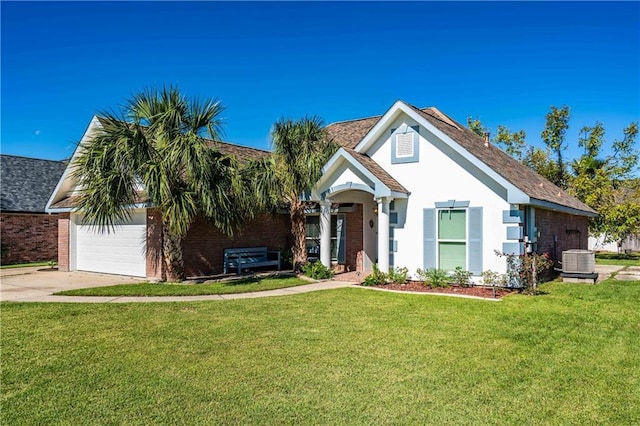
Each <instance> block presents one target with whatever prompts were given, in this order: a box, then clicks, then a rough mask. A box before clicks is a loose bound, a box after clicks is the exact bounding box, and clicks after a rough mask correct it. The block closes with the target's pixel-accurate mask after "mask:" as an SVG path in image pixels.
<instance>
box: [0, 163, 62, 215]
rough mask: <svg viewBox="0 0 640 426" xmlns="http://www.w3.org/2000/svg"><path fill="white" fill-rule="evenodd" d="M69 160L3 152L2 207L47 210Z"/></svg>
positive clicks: (0, 167) (0, 176)
mask: <svg viewBox="0 0 640 426" xmlns="http://www.w3.org/2000/svg"><path fill="white" fill-rule="evenodd" d="M66 167H67V163H66V161H52V160H41V159H38V158H27V157H18V156H14V155H6V154H0V210H1V211H3V212H14V213H44V208H45V206H46V205H47V201H49V197H50V196H51V193H52V192H53V190H54V189H55V187H56V185H57V183H58V180H60V176H62V173H63V172H64V169H65V168H66Z"/></svg>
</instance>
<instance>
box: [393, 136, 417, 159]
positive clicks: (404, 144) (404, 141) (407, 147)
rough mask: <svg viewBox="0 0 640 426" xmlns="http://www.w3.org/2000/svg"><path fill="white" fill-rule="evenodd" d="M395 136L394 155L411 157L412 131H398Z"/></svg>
mask: <svg viewBox="0 0 640 426" xmlns="http://www.w3.org/2000/svg"><path fill="white" fill-rule="evenodd" d="M396 137H397V139H396V157H412V156H413V133H411V132H408V133H399V134H398V135H397V136H396Z"/></svg>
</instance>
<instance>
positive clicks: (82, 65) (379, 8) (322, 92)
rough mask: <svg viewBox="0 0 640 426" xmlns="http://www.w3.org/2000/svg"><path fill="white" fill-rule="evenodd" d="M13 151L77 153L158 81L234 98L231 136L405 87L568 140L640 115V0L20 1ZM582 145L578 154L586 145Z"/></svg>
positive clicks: (357, 110) (431, 101) (6, 104)
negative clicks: (105, 120) (91, 132)
mask: <svg viewBox="0 0 640 426" xmlns="http://www.w3.org/2000/svg"><path fill="white" fill-rule="evenodd" d="M0 8H1V19H2V23H1V24H2V25H1V27H2V29H1V31H2V34H1V43H2V46H1V47H2V50H1V61H2V62H1V63H2V73H1V75H2V76H1V78H2V80H1V82H2V87H1V91H2V123H1V126H2V148H1V151H2V153H5V154H14V155H23V156H29V157H39V158H48V159H63V158H66V157H69V156H70V155H71V154H72V152H73V149H74V147H75V144H76V142H77V141H78V140H79V139H80V137H81V136H82V134H83V132H84V130H85V128H86V126H87V124H88V123H89V120H90V119H91V117H92V116H93V115H94V114H96V113H98V112H100V111H104V110H108V109H111V108H117V107H118V106H119V105H121V104H122V103H123V101H124V100H125V99H126V98H127V97H129V96H130V95H131V94H133V93H135V92H138V91H140V90H141V89H143V88H145V87H149V86H161V85H162V84H174V85H178V86H179V87H180V88H181V90H182V91H183V92H185V93H186V94H187V95H190V96H200V97H217V98H219V99H220V100H221V101H222V103H223V104H224V105H225V106H226V110H225V112H224V117H225V139H226V140H228V141H231V142H235V143H239V144H243V145H249V146H255V147H259V148H268V147H269V142H268V141H269V130H270V128H271V125H272V124H273V123H274V121H276V120H277V119H278V118H280V117H283V116H285V117H291V118H297V117H300V116H303V115H305V114H317V115H320V116H321V117H323V118H324V120H325V122H326V123H331V122H334V121H341V120H347V119H352V118H359V117H366V116H372V115H379V114H382V113H384V112H385V111H386V109H387V108H389V107H390V106H391V104H392V103H393V102H394V101H395V100H396V99H402V100H405V101H407V102H409V103H411V104H413V105H415V106H418V107H426V106H436V107H438V108H439V109H441V110H442V111H444V112H445V113H447V114H449V115H451V116H452V117H453V118H455V119H457V120H459V121H461V122H463V123H466V118H467V117H468V116H474V117H476V118H479V119H481V120H482V121H483V122H484V123H485V125H487V126H489V127H490V128H491V129H492V130H494V131H495V129H496V128H497V126H498V124H504V125H506V126H508V127H509V128H510V129H512V130H518V129H521V128H523V129H525V130H526V131H527V141H528V142H529V143H532V144H539V143H540V142H539V141H540V132H541V130H542V128H543V126H544V115H545V114H546V113H547V111H548V110H549V107H550V105H556V106H562V105H569V106H570V107H571V109H572V120H571V123H570V124H571V129H570V132H569V138H568V139H569V140H570V141H571V140H575V137H576V134H577V131H578V130H579V128H580V127H582V126H583V125H592V124H593V123H594V122H595V121H596V120H600V121H602V122H603V123H604V125H605V128H606V130H607V137H608V139H609V140H611V139H613V138H616V137H620V136H621V135H622V129H623V128H624V127H625V126H627V125H628V124H629V123H630V122H631V121H636V120H638V119H639V118H640V65H639V63H640V35H639V32H640V3H638V2H623V3H612V2H606V3H598V2H568V3H556V2H535V3H519V2H518V3H515V2H497V3H485V2H471V3H463V2H443V3H436V2H409V3H382V2H375V3H368V2H367V3H365V2H355V3H343V2H331V3H319V2H318V3H294V2H281V3H271V2H259V3H249V2H235V3H220V2H194V3H173V2H144V3H127V2H105V3H96V2H68V3H58V2H42V3H36V2H6V1H3V2H2V3H0ZM577 152H578V151H577V149H575V150H572V151H571V152H570V153H568V154H569V156H573V155H575V154H574V153H577Z"/></svg>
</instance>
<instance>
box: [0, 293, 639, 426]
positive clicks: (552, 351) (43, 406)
mask: <svg viewBox="0 0 640 426" xmlns="http://www.w3.org/2000/svg"><path fill="white" fill-rule="evenodd" d="M542 290H543V291H544V292H545V293H546V294H544V295H541V296H535V297H534V296H522V295H513V296H508V297H506V298H505V299H503V301H501V302H498V303H496V302H489V301H479V300H469V299H458V298H449V297H437V296H425V295H415V294H397V293H386V292H378V291H371V290H365V289H358V288H345V289H338V290H327V291H320V292H313V293H305V294H299V295H294V296H285V297H274V298H266V299H246V300H229V301H220V302H197V303H196V302H193V303H189V302H183V303H159V304H156V303H153V304H53V303H51V304H28V303H24V304H13V303H3V304H2V305H1V306H0V307H1V310H0V319H1V324H2V334H1V340H0V343H1V344H0V348H1V350H2V373H1V374H2V376H1V378H2V387H1V400H0V402H1V404H2V410H0V424H11V425H19V424H87V423H91V424H114V425H115V424H332V425H333V424H402V425H404V424H438V425H440V424H456V425H457V424H479V425H484V424H535V425H538V424H615V425H623V424H624V425H627V424H638V423H640V343H639V342H640V309H638V306H639V303H640V281H635V282H617V281H612V280H609V281H606V282H604V283H601V284H599V285H595V286H593V285H570V284H563V283H548V284H545V285H543V286H542Z"/></svg>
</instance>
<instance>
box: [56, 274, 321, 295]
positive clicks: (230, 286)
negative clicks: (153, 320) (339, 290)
mask: <svg viewBox="0 0 640 426" xmlns="http://www.w3.org/2000/svg"><path fill="white" fill-rule="evenodd" d="M310 283H311V281H308V280H305V279H303V278H299V277H287V276H283V277H249V278H244V279H241V280H229V281H219V282H213V283H202V284H191V283H189V284H183V283H153V282H145V283H132V284H118V285H112V286H105V287H89V288H80V289H75V290H65V291H60V292H57V293H54V295H61V296H205V295H215V294H238V293H250V292H256V291H266V290H276V289H281V288H289V287H296V286H299V285H304V284H310Z"/></svg>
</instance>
